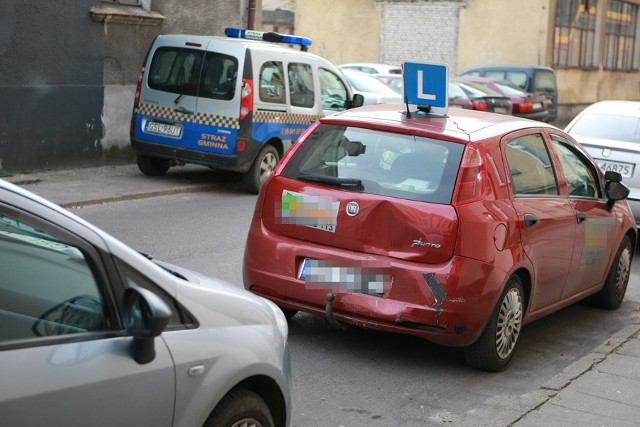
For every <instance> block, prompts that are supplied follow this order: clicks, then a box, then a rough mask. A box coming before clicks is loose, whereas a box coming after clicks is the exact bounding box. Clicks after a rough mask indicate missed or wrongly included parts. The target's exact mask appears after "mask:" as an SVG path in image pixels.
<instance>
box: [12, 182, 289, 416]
mask: <svg viewBox="0 0 640 427" xmlns="http://www.w3.org/2000/svg"><path fill="white" fill-rule="evenodd" d="M0 271H2V274H0V366H2V368H1V372H2V381H1V382H0V420H1V421H0V423H1V424H2V425H3V426H42V425H52V424H55V425H59V426H85V425H91V426H142V425H153V426H185V427H187V426H189V427H191V426H203V425H204V426H225V427H231V426H237V425H251V426H262V427H270V426H282V427H285V426H288V425H289V422H290V421H289V420H290V416H291V409H290V401H291V400H290V382H291V379H290V360H289V352H288V349H287V334H288V327H287V322H286V319H285V317H284V314H283V313H282V311H281V310H280V309H279V308H278V307H276V306H275V305H274V304H273V303H271V302H269V301H267V300H266V299H263V298H260V297H256V296H254V295H252V294H250V293H249V292H247V291H245V290H244V289H241V288H239V287H237V286H234V285H231V284H229V283H225V282H222V281H220V280H215V279H211V278H207V277H204V276H202V275H199V274H197V273H194V272H192V271H189V270H185V269H181V268H179V267H175V266H171V265H169V264H164V263H155V262H153V261H151V260H150V259H149V258H148V257H145V256H143V255H141V254H140V253H138V252H136V251H134V250H133V249H131V248H129V247H127V246H125V245H124V244H123V243H121V242H120V241H118V240H116V239H115V238H113V237H111V236H110V235H108V234H107V233H105V232H103V231H101V230H99V229H97V228H96V227H94V226H92V225H91V224H89V223H87V222H86V221H84V220H82V219H81V218H79V217H77V216H75V215H74V214H72V213H70V212H67V211H65V210H64V209H62V208H60V207H58V206H56V205H54V204H52V203H50V202H48V201H46V200H44V199H43V198H40V197H38V196H36V195H34V194H31V193H29V192H27V191H26V190H24V189H22V188H20V187H17V186H15V185H12V184H10V183H7V182H5V181H3V180H0ZM241 422H242V423H243V424H241Z"/></svg>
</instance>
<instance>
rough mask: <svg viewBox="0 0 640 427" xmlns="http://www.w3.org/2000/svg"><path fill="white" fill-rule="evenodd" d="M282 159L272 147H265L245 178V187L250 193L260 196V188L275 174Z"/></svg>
mask: <svg viewBox="0 0 640 427" xmlns="http://www.w3.org/2000/svg"><path fill="white" fill-rule="evenodd" d="M279 160H280V158H279V157H278V152H277V151H276V149H275V148H274V147H273V146H271V145H265V146H264V147H263V148H262V150H260V153H258V156H257V157H256V159H255V160H254V162H253V165H252V166H251V169H250V170H249V172H247V173H246V174H245V176H244V186H245V188H246V190H247V191H248V192H249V193H252V194H258V192H259V191H260V187H262V184H263V183H264V182H265V181H266V179H267V178H269V176H270V175H271V174H272V173H273V171H274V170H275V168H276V165H277V164H278V161H279Z"/></svg>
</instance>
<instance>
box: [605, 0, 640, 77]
mask: <svg viewBox="0 0 640 427" xmlns="http://www.w3.org/2000/svg"><path fill="white" fill-rule="evenodd" d="M637 17H638V5H636V4H632V3H629V2H626V1H621V0H611V1H610V2H609V9H608V10H607V17H606V29H605V36H604V40H605V41H604V64H603V66H604V68H605V69H608V70H634V69H638V67H637V65H636V63H637V61H636V60H635V59H636V58H635V55H634V53H635V44H636V31H637V23H636V20H637Z"/></svg>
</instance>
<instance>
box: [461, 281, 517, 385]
mask: <svg viewBox="0 0 640 427" xmlns="http://www.w3.org/2000/svg"><path fill="white" fill-rule="evenodd" d="M523 314H524V291H523V290H522V282H521V280H520V278H519V277H518V276H511V277H510V278H509V280H508V281H507V285H506V286H505V289H504V291H503V292H502V296H501V297H500V300H498V305H497V306H496V308H495V309H494V310H493V313H491V318H490V319H489V322H488V323H487V326H486V327H485V329H484V331H483V332H482V335H480V338H478V340H477V341H476V342H475V343H473V344H471V345H470V346H469V347H466V348H465V349H464V356H465V360H466V361H467V363H468V364H469V365H470V366H473V367H474V368H478V369H482V370H483V371H490V372H496V371H499V370H501V369H502V368H504V367H505V366H507V364H508V363H509V361H510V360H511V357H512V356H513V353H514V351H515V348H516V344H517V343H518V338H519V337H520V330H521V328H522V316H523Z"/></svg>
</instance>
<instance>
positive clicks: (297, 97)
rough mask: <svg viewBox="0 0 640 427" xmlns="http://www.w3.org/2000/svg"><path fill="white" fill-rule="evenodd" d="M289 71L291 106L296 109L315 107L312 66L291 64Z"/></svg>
mask: <svg viewBox="0 0 640 427" xmlns="http://www.w3.org/2000/svg"><path fill="white" fill-rule="evenodd" d="M288 71H289V90H290V92H291V105H293V106H294V107H306V108H311V107H313V104H314V102H315V99H314V92H313V71H312V70H311V65H309V64H301V63H293V62H292V63H290V64H289V70H288Z"/></svg>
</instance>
